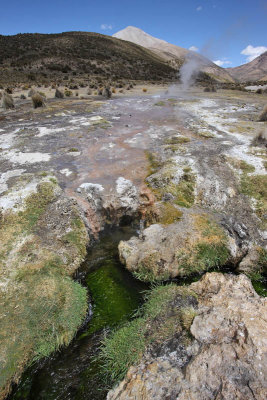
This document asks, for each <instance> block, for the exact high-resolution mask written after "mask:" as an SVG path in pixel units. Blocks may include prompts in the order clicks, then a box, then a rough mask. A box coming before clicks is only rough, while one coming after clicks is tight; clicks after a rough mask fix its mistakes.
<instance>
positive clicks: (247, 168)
mask: <svg viewBox="0 0 267 400" xmlns="http://www.w3.org/2000/svg"><path fill="white" fill-rule="evenodd" d="M228 161H229V163H230V164H231V165H232V167H234V168H236V169H241V171H242V172H244V173H250V172H254V171H255V167H254V166H253V165H251V164H248V163H247V162H246V161H244V160H239V159H237V158H232V157H228Z"/></svg>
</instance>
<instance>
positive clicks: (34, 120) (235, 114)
mask: <svg viewBox="0 0 267 400" xmlns="http://www.w3.org/2000/svg"><path fill="white" fill-rule="evenodd" d="M263 102H264V99H261V98H259V96H257V95H252V94H251V95H250V96H248V95H247V94H245V95H243V94H242V93H241V94H236V95H235V94H233V92H232V93H231V92H229V93H228V92H225V91H224V92H221V93H214V94H213V93H212V94H209V96H208V98H207V94H206V93H205V94H203V93H202V92H201V91H191V92H189V93H183V92H180V91H179V90H178V89H176V88H175V89H170V91H169V93H168V94H166V93H165V94H164V93H163V92H161V93H159V94H158V95H157V94H156V95H153V96H151V95H148V96H146V97H145V96H134V97H124V98H117V99H116V98H114V99H111V100H109V101H106V102H102V101H101V98H100V99H94V100H80V99H77V100H76V99H72V100H68V99H64V100H61V101H58V100H49V101H48V104H47V107H46V108H44V109H37V110H34V111H33V110H29V107H30V104H27V105H25V104H23V103H21V104H18V106H17V109H16V111H15V112H13V111H10V112H6V113H2V118H3V119H2V120H1V121H0V149H1V152H0V169H1V173H2V175H1V178H0V189H1V193H2V194H3V195H4V194H5V192H6V189H9V188H10V186H12V181H15V180H16V179H17V178H16V177H19V176H21V175H23V174H26V173H27V172H30V173H38V172H42V173H45V171H47V172H49V173H51V172H52V173H53V174H54V175H55V176H56V177H57V179H58V181H59V184H60V186H61V187H63V188H65V191H66V193H67V194H68V195H72V196H73V195H74V196H77V192H76V190H77V188H78V187H79V185H81V184H82V183H85V182H91V183H98V184H101V185H103V187H104V188H105V191H106V193H108V192H109V190H110V189H111V188H112V187H114V184H115V181H116V179H117V178H118V177H119V176H122V177H124V178H127V179H130V180H131V181H132V182H133V183H134V184H135V185H137V186H139V185H140V184H141V183H142V182H143V179H144V177H145V176H146V173H147V172H146V158H145V155H144V150H145V149H147V150H153V148H155V147H157V145H158V144H159V143H160V142H162V141H163V140H164V138H166V137H169V136H173V135H177V134H178V135H179V134H189V135H190V137H191V140H192V143H191V146H190V147H191V148H192V151H193V152H198V151H200V148H201V152H202V151H204V152H205V153H207V155H209V154H210V153H211V152H212V150H213V151H214V152H215V153H216V152H217V151H218V146H220V150H221V148H222V146H224V148H225V151H226V152H227V153H228V154H232V155H233V156H235V155H237V156H239V157H241V158H242V159H244V160H246V161H248V162H249V163H253V164H254V165H255V167H256V168H257V170H258V169H261V168H262V163H261V159H260V158H259V157H253V156H251V155H248V154H246V148H247V147H248V144H249V141H250V140H251V136H252V134H253V133H254V132H255V124H254V121H251V120H250V119H251V116H254V115H257V113H258V112H259V111H260V110H261V107H262V104H263ZM240 119H241V121H240ZM240 124H241V125H240ZM258 125H259V124H258ZM258 128H261V127H259V126H257V129H258ZM231 129H232V132H231ZM205 135H206V136H207V137H209V136H213V137H215V138H216V139H217V140H213V141H210V140H207V137H205ZM233 145H237V146H236V147H235V148H233ZM242 146H243V147H242ZM180 154H181V151H180ZM1 202H2V204H1V205H2V207H5V204H6V202H5V201H4V200H3V199H2V201H1Z"/></svg>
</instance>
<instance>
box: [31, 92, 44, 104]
mask: <svg viewBox="0 0 267 400" xmlns="http://www.w3.org/2000/svg"><path fill="white" fill-rule="evenodd" d="M32 104H33V107H34V108H38V107H44V105H45V101H44V98H43V96H42V95H41V94H40V93H35V94H34V95H32Z"/></svg>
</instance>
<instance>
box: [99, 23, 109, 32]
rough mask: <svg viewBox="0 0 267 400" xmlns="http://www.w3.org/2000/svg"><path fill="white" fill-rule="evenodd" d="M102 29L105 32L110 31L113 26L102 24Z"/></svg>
mask: <svg viewBox="0 0 267 400" xmlns="http://www.w3.org/2000/svg"><path fill="white" fill-rule="evenodd" d="M100 28H101V29H102V30H103V31H108V30H111V29H112V25H109V24H101V26H100Z"/></svg>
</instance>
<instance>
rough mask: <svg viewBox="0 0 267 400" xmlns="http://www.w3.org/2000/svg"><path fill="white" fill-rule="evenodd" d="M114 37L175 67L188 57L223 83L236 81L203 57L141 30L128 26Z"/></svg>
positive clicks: (179, 65) (203, 70) (200, 68)
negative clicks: (140, 48) (154, 54)
mask: <svg viewBox="0 0 267 400" xmlns="http://www.w3.org/2000/svg"><path fill="white" fill-rule="evenodd" d="M112 37H115V38H117V39H121V40H125V41H129V42H132V43H136V44H138V45H140V46H143V47H145V48H147V49H149V50H151V51H153V52H154V53H156V54H158V55H159V56H161V57H162V58H164V59H165V60H166V61H169V63H170V65H172V66H174V65H175V61H176V60H177V62H176V65H177V67H178V68H179V67H181V65H182V63H183V62H184V60H185V59H186V58H187V57H190V58H193V59H195V60H196V61H197V62H198V64H199V70H200V71H202V72H206V73H208V74H210V75H211V76H212V77H218V78H219V80H222V81H229V82H233V81H234V79H233V77H232V76H231V75H230V74H229V73H228V72H227V71H226V70H225V69H224V68H221V67H219V66H218V65H216V64H214V63H213V62H212V61H211V60H209V59H208V58H206V57H204V56H203V55H201V54H198V53H196V52H194V51H191V50H188V49H185V48H183V47H180V46H176V45H174V44H171V43H168V42H166V41H165V40H162V39H158V38H155V37H154V36H151V35H149V34H148V33H146V32H144V31H143V30H142V29H140V28H136V27H134V26H128V27H126V28H124V29H122V30H120V31H118V32H116V33H115V34H113V35H112Z"/></svg>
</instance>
